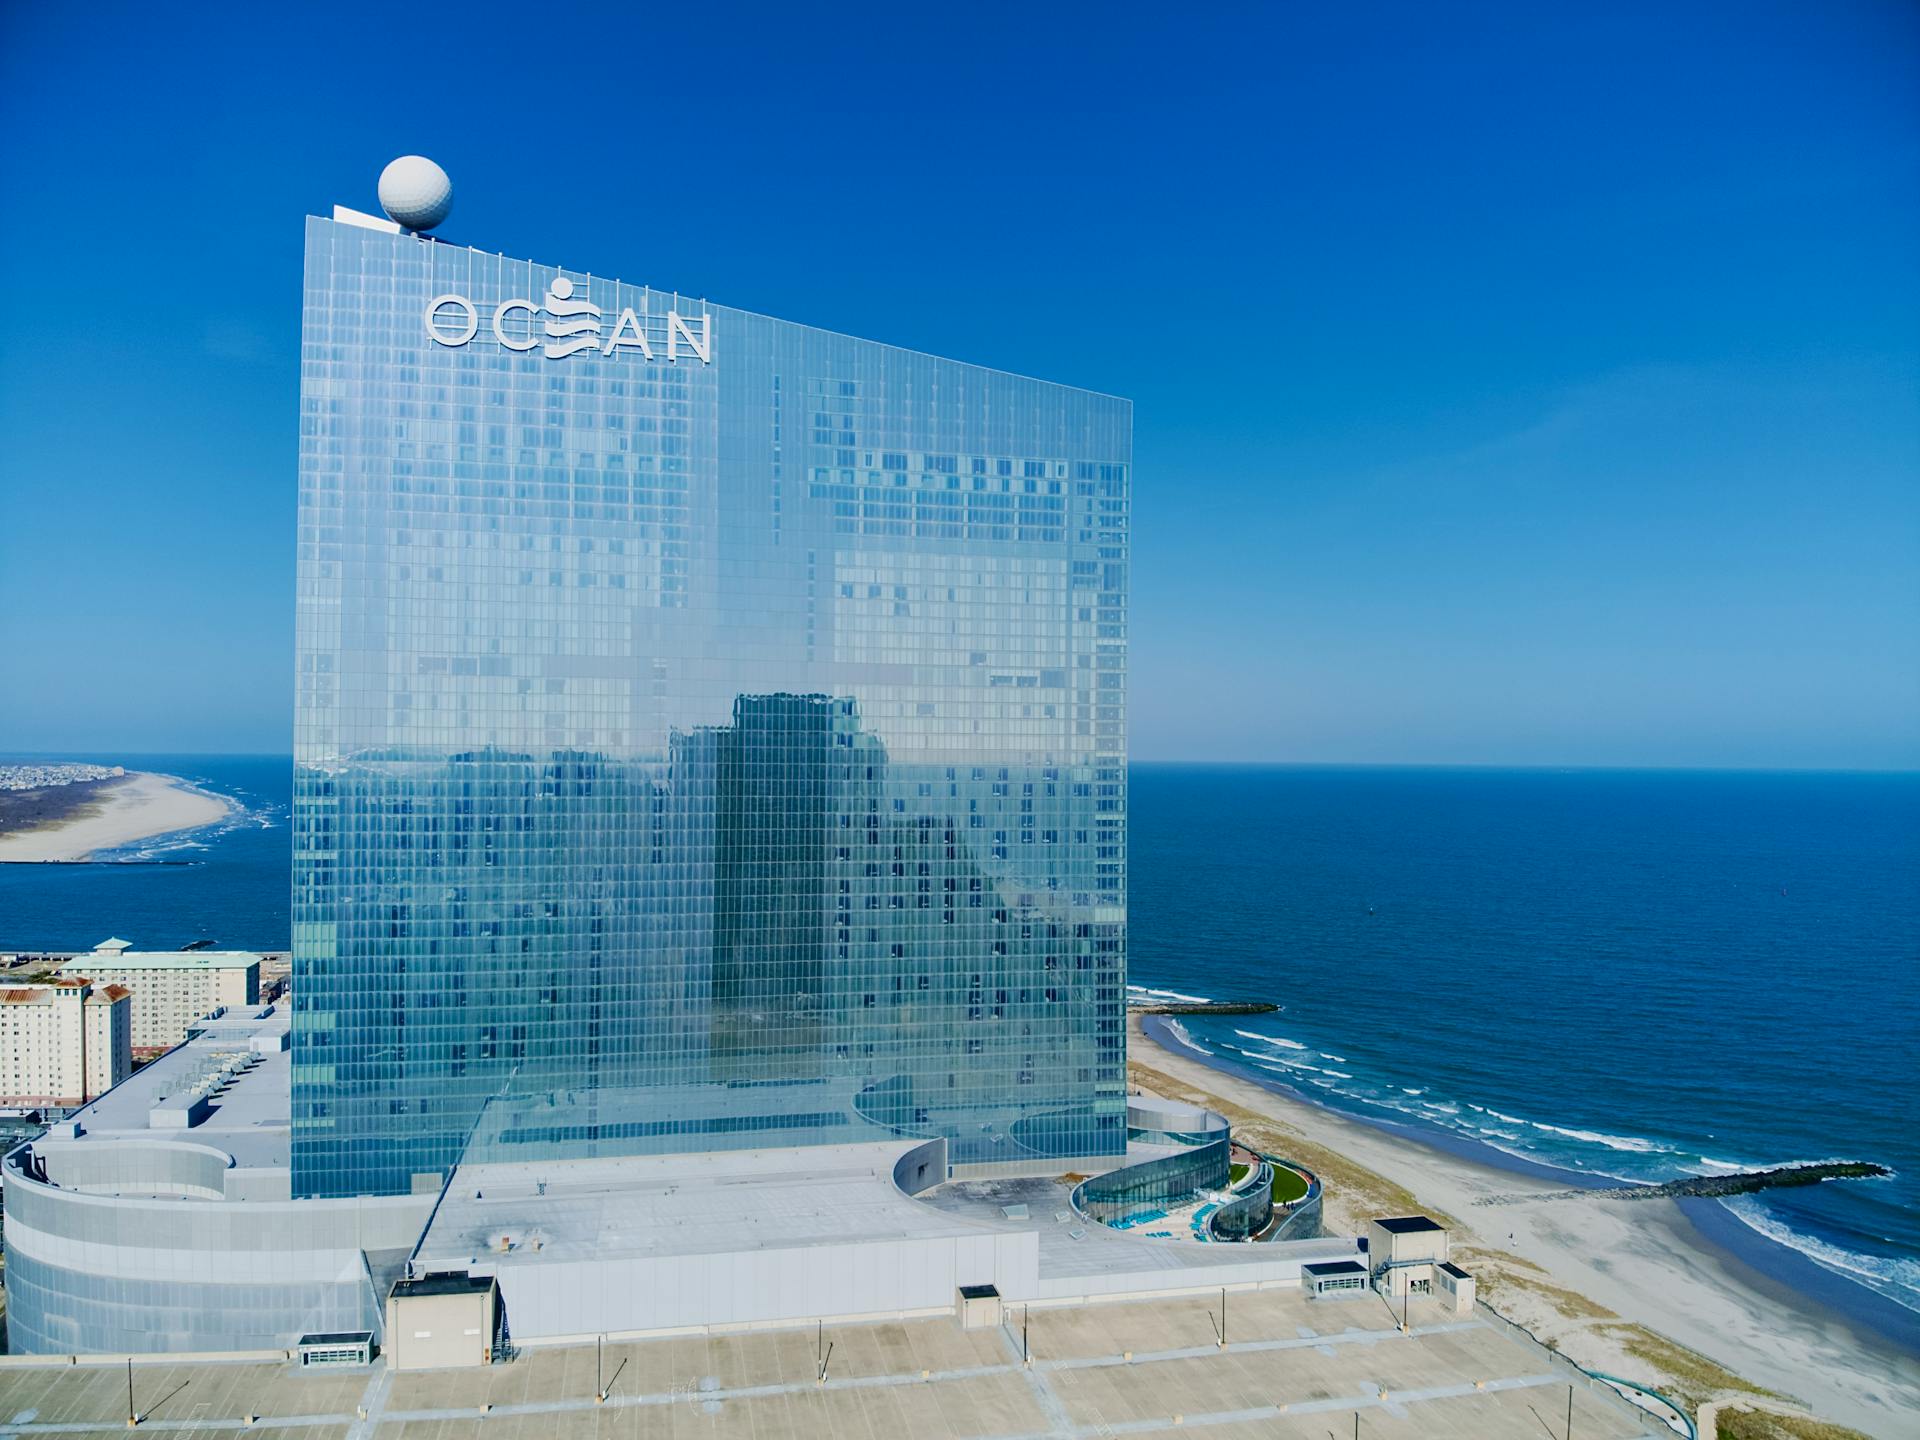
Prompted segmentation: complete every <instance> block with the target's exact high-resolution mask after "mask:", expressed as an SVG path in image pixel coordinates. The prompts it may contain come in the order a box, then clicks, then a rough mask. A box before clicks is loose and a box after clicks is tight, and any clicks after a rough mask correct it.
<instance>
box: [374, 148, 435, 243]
mask: <svg viewBox="0 0 1920 1440" xmlns="http://www.w3.org/2000/svg"><path fill="white" fill-rule="evenodd" d="M380 208H381V209H382V210H384V211H386V212H387V218H388V219H389V220H392V221H393V222H394V223H395V224H397V225H404V226H406V228H407V229H409V230H431V229H432V228H433V227H434V226H436V225H438V224H439V223H440V222H441V221H442V220H444V219H446V218H447V216H448V215H449V214H450V213H451V212H452V210H453V181H451V180H449V179H448V178H447V172H446V171H444V170H442V169H441V168H440V167H439V166H438V165H436V164H434V163H433V161H431V160H429V159H427V157H426V156H424V155H402V156H401V157H400V158H399V159H398V160H396V161H394V162H393V163H392V164H391V165H389V166H387V168H386V169H384V170H382V171H381V172H380Z"/></svg>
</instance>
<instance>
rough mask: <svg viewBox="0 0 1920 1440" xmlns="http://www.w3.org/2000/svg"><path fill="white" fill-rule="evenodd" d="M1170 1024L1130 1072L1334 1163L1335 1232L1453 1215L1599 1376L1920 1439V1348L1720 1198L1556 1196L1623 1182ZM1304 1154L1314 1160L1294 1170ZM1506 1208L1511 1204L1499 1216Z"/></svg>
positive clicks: (1505, 1298)
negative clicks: (1330, 1085) (1786, 1402)
mask: <svg viewBox="0 0 1920 1440" xmlns="http://www.w3.org/2000/svg"><path fill="white" fill-rule="evenodd" d="M1166 1025H1167V1022H1166V1021H1165V1020H1164V1019H1161V1018H1159V1017H1146V1018H1145V1020H1144V1022H1143V1020H1142V1018H1141V1017H1130V1018H1129V1024H1128V1034H1129V1041H1130V1046H1131V1048H1130V1053H1129V1062H1130V1065H1134V1066H1138V1067H1139V1068H1140V1069H1141V1070H1143V1071H1145V1072H1147V1073H1146V1074H1145V1075H1142V1076H1140V1077H1138V1078H1137V1081H1136V1083H1141V1084H1144V1085H1146V1086H1147V1087H1148V1088H1157V1087H1156V1086H1155V1084H1154V1080H1153V1078H1152V1077H1153V1075H1154V1074H1155V1073H1157V1074H1159V1075H1161V1076H1164V1077H1166V1078H1168V1079H1170V1080H1172V1081H1175V1082H1178V1084H1179V1085H1180V1086H1184V1087H1188V1088H1190V1089H1192V1090H1194V1091H1196V1092H1198V1093H1199V1094H1201V1095H1205V1096H1210V1097H1213V1098H1215V1099H1217V1100H1219V1101H1221V1102H1222V1103H1223V1104H1224V1105H1225V1106H1226V1107H1228V1108H1229V1110H1230V1112H1231V1111H1234V1110H1238V1111H1241V1112H1244V1114H1243V1116H1242V1119H1241V1120H1236V1128H1239V1127H1240V1125H1241V1124H1242V1122H1243V1121H1244V1122H1245V1123H1247V1124H1249V1125H1252V1126H1256V1127H1264V1128H1266V1129H1267V1130H1268V1131H1269V1134H1268V1135H1267V1136H1265V1137H1263V1138H1265V1139H1267V1140H1268V1141H1270V1142H1271V1144H1272V1145H1274V1146H1276V1147H1278V1148H1277V1149H1276V1150H1275V1153H1277V1154H1280V1155H1281V1156H1282V1157H1283V1158H1294V1159H1298V1160H1300V1161H1302V1162H1303V1163H1306V1164H1308V1165H1309V1166H1310V1167H1311V1166H1312V1164H1313V1161H1314V1159H1315V1158H1316V1153H1317V1154H1318V1155H1320V1156H1323V1157H1324V1159H1323V1162H1322V1163H1325V1164H1328V1165H1330V1167H1331V1168H1332V1169H1333V1170H1334V1171H1335V1173H1334V1174H1333V1175H1331V1176H1323V1179H1324V1180H1326V1181H1327V1192H1328V1200H1327V1225H1328V1228H1329V1229H1330V1230H1344V1231H1345V1232H1346V1233H1357V1231H1358V1222H1359V1221H1360V1220H1362V1219H1364V1218H1365V1217H1366V1216H1367V1215H1368V1214H1369V1213H1371V1214H1379V1213H1386V1210H1385V1209H1383V1208H1382V1207H1388V1208H1391V1207H1394V1206H1398V1205H1404V1204H1409V1203H1411V1204H1413V1205H1414V1206H1415V1207H1416V1208H1418V1209H1421V1210H1424V1211H1426V1212H1428V1213H1435V1212H1438V1213H1437V1215H1436V1218H1441V1219H1442V1221H1443V1223H1447V1224H1449V1225H1450V1226H1452V1227H1453V1228H1454V1230H1455V1241H1456V1247H1457V1250H1458V1252H1459V1256H1458V1258H1460V1260H1461V1263H1463V1264H1464V1265H1465V1266H1466V1267H1467V1268H1468V1269H1469V1270H1471V1271H1472V1272H1473V1273H1474V1274H1475V1276H1476V1278H1477V1279H1480V1281H1481V1294H1482V1298H1483V1299H1485V1300H1487V1301H1488V1302H1489V1303H1490V1304H1492V1305H1493V1306H1494V1308H1495V1309H1497V1310H1498V1311H1499V1312H1500V1313H1502V1314H1503V1315H1505V1316H1507V1318H1509V1319H1511V1320H1513V1321H1515V1322H1516V1323H1518V1324H1521V1325H1523V1326H1524V1327H1525V1328H1527V1329H1529V1330H1531V1331H1533V1332H1534V1333H1535V1335H1536V1336H1537V1337H1538V1338H1540V1339H1541V1340H1542V1341H1544V1342H1546V1343H1549V1344H1552V1345H1554V1346H1556V1347H1557V1348H1560V1349H1562V1350H1563V1351H1565V1352H1566V1353H1567V1354H1568V1356H1569V1357H1570V1358H1572V1359H1574V1360H1575V1361H1576V1362H1578V1363H1580V1364H1582V1365H1584V1366H1586V1367H1587V1368H1589V1369H1596V1370H1604V1371H1608V1372H1610V1373H1613V1374H1622V1375H1626V1376H1628V1377H1630V1378H1640V1379H1645V1380H1646V1381H1648V1382H1649V1383H1655V1384H1658V1385H1659V1386H1660V1388H1663V1389H1667V1390H1669V1392H1670V1393H1678V1394H1679V1395H1681V1396H1684V1397H1686V1398H1688V1399H1690V1400H1691V1401H1692V1402H1693V1403H1695V1404H1698V1403H1700V1402H1702V1401H1704V1400H1707V1399H1710V1398H1713V1397H1714V1396H1715V1395H1717V1394H1720V1393H1723V1392H1728V1391H1732V1390H1737V1389H1740V1388H1745V1389H1747V1390H1753V1389H1758V1388H1762V1387H1764V1388H1766V1389H1770V1390H1774V1391H1780V1392H1785V1393H1787V1394H1789V1395H1792V1396H1796V1397H1798V1398H1799V1399H1801V1400H1804V1401H1806V1402H1808V1403H1809V1404H1811V1405H1812V1407H1813V1409H1814V1412H1815V1413H1816V1414H1817V1415H1819V1416H1820V1417H1821V1418H1822V1419H1827V1420H1832V1421H1835V1422H1838V1423H1840V1424H1844V1425H1849V1426H1852V1427H1855V1428H1856V1429H1858V1430H1862V1431H1865V1432H1866V1433H1868V1434H1873V1435H1887V1436H1894V1435H1902V1434H1907V1433H1911V1426H1912V1424H1913V1419H1914V1417H1915V1416H1916V1415H1920V1358H1916V1352H1915V1350H1914V1349H1912V1348H1911V1347H1909V1346H1906V1345H1902V1344H1901V1343H1900V1341H1899V1340H1898V1339H1897V1338H1893V1337H1889V1336H1887V1335H1886V1334H1884V1333H1883V1332H1882V1331H1881V1329H1880V1328H1879V1327H1878V1326H1876V1325H1874V1324H1873V1323H1872V1322H1871V1321H1870V1320H1868V1319H1866V1318H1865V1317H1862V1316H1860V1315H1858V1314H1856V1313H1853V1307H1850V1306H1842V1305H1836V1304H1835V1303H1833V1296H1832V1294H1831V1290H1830V1288H1829V1287H1826V1286H1821V1285H1819V1284H1818V1283H1814V1284H1807V1285H1803V1284H1800V1283H1796V1280H1798V1279H1807V1278H1809V1277H1804V1276H1800V1277H1795V1278H1783V1277H1781V1276H1779V1275H1776V1274H1772V1273H1769V1270H1768V1268H1767V1267H1766V1265H1765V1264H1764V1261H1765V1258H1766V1257H1765V1255H1764V1253H1763V1250H1762V1247H1764V1248H1765V1249H1770V1250H1781V1251H1786V1252H1787V1253H1788V1254H1790V1255H1792V1256H1794V1257H1795V1258H1796V1259H1799V1260H1801V1261H1802V1262H1803V1263H1804V1264H1805V1265H1806V1266H1807V1267H1808V1268H1809V1269H1813V1270H1818V1271H1819V1272H1820V1275H1821V1276H1824V1277H1825V1279H1826V1281H1828V1282H1830V1285H1831V1286H1845V1287H1846V1288H1847V1289H1848V1290H1852V1291H1860V1290H1862V1289H1863V1288H1864V1287H1860V1286H1856V1285H1854V1284H1853V1282H1851V1281H1846V1280H1844V1279H1842V1278H1841V1277H1838V1276H1834V1275H1831V1274H1830V1273H1829V1272H1826V1271H1824V1270H1821V1269H1820V1267H1818V1266H1816V1265H1814V1263H1813V1262H1812V1261H1811V1260H1807V1259H1806V1258H1805V1257H1803V1256H1799V1255H1798V1252H1795V1251H1792V1250H1790V1249H1789V1247H1785V1246H1781V1245H1779V1244H1778V1242H1775V1241H1772V1240H1769V1239H1767V1238H1766V1237H1765V1236H1762V1235H1760V1234H1759V1233H1758V1232H1756V1231H1752V1230H1750V1229H1749V1227H1747V1226H1746V1225H1744V1224H1743V1223H1742V1222H1741V1221H1740V1220H1739V1219H1737V1218H1736V1217H1734V1216H1733V1215H1731V1214H1728V1213H1726V1212H1725V1211H1724V1209H1723V1208H1722V1207H1720V1206H1719V1204H1718V1202H1716V1201H1685V1202H1676V1201H1674V1200H1671V1199H1659V1200H1635V1201H1621V1200H1607V1199H1603V1198H1598V1197H1594V1198H1587V1197H1572V1198H1565V1199H1558V1200H1556V1199H1551V1198H1547V1197H1548V1195H1549V1192H1561V1193H1564V1192H1565V1191H1566V1190H1568V1189H1574V1188H1577V1189H1594V1188H1598V1187H1601V1186H1605V1185H1607V1184H1608V1183H1610V1182H1608V1181H1606V1180H1604V1179H1599V1178H1597V1177H1595V1176H1591V1175H1582V1174H1579V1173H1577V1172H1569V1171H1565V1170H1561V1169H1558V1168H1556V1167H1553V1166H1550V1165H1545V1164H1541V1163H1538V1162H1533V1161H1527V1160H1522V1159H1518V1158H1516V1157H1514V1156H1511V1155H1508V1154H1506V1153H1504V1152H1502V1151H1497V1150H1494V1149H1492V1147H1490V1146H1479V1145H1475V1144H1474V1143H1473V1142H1472V1141H1470V1140H1467V1139H1465V1138H1464V1137H1457V1136H1451V1135H1446V1136H1435V1135H1432V1134H1429V1133H1427V1132H1424V1131H1421V1130H1419V1129H1418V1128H1417V1127H1415V1126H1412V1125H1401V1124H1396V1123H1394V1122H1390V1121H1385V1120H1378V1121H1376V1120H1375V1119H1373V1117H1363V1116H1358V1115H1352V1114H1349V1113H1347V1112H1346V1111H1344V1110H1338V1109H1335V1108H1333V1107H1331V1106H1328V1105H1325V1104H1324V1103H1322V1102H1320V1101H1319V1100H1318V1099H1316V1098H1313V1097H1309V1096H1306V1095H1301V1094H1299V1093H1298V1092H1296V1091H1295V1090H1294V1089H1293V1088H1292V1087H1290V1086H1287V1085H1286V1084H1285V1083H1284V1082H1282V1081H1280V1080H1278V1079H1277V1078H1275V1077H1272V1076H1268V1075H1265V1074H1258V1073H1252V1072H1250V1070H1249V1069H1248V1068H1247V1067H1241V1066H1238V1065H1235V1064H1234V1062H1232V1061H1231V1060H1226V1059H1224V1058H1223V1057H1220V1056H1215V1055H1210V1054H1203V1053H1199V1052H1198V1051H1196V1050H1194V1049H1192V1048H1191V1047H1189V1046H1186V1045H1184V1044H1182V1043H1181V1041H1180V1040H1179V1038H1178V1035H1177V1033H1173V1032H1169V1031H1168V1030H1167V1028H1166ZM1179 1098H1190V1097H1185V1096H1182V1097H1179ZM1216 1108H1220V1107H1216ZM1230 1118H1231V1115H1230ZM1290 1141H1292V1142H1297V1143H1299V1144H1300V1145H1301V1147H1302V1148H1303V1149H1305V1150H1306V1151H1307V1152H1308V1153H1306V1154H1301V1155H1297V1156H1292V1157H1289V1156H1288V1155H1287V1151H1286V1146H1287V1145H1288V1143H1289V1142H1290ZM1343 1190H1345V1191H1346V1192H1348V1193H1346V1194H1345V1195H1343V1194H1342V1191H1343ZM1489 1199H1497V1200H1498V1202H1499V1203H1497V1204H1492V1205H1488V1204H1483V1203H1482V1202H1484V1201H1486V1200H1489ZM1695 1207H1706V1209H1707V1210H1709V1211H1712V1212H1716V1213H1717V1214H1718V1215H1719V1216H1720V1218H1722V1219H1723V1220H1724V1222H1725V1224H1726V1225H1728V1226H1732V1227H1737V1229H1738V1230H1740V1231H1745V1232H1746V1233H1747V1234H1748V1235H1749V1236H1751V1242H1752V1243H1751V1244H1742V1243H1739V1237H1735V1236H1731V1235H1728V1236H1725V1237H1723V1236H1722V1235H1721V1234H1720V1233H1717V1232H1716V1229H1715V1228H1714V1227H1713V1226H1712V1221H1711V1219H1709V1221H1708V1227H1709V1228H1703V1227H1702V1225H1701V1223H1700V1222H1699V1220H1698V1219H1697V1218H1696V1215H1695V1214H1693V1213H1690V1211H1692V1210H1693V1209H1694V1208H1695ZM1502 1229H1505V1230H1507V1231H1508V1232H1509V1233H1508V1234H1507V1235H1506V1236H1504V1237H1503V1236H1501V1235H1499V1234H1498V1231H1499V1230H1502ZM1729 1239H1731V1240H1733V1241H1734V1242H1735V1243H1731V1244H1730V1243H1728V1240H1729ZM1756 1260H1759V1261H1761V1262H1762V1263H1758V1264H1757V1263H1755V1262H1756ZM1790 1273H1791V1272H1790ZM1866 1293H1867V1294H1869V1295H1871V1294H1872V1293H1873V1292H1871V1291H1868V1292H1866ZM1875 1298H1878V1297H1875ZM1883 1303H1884V1304H1886V1305H1887V1306H1889V1307H1891V1308H1893V1309H1899V1308H1901V1307H1898V1306H1896V1305H1895V1304H1894V1302H1892V1301H1890V1300H1888V1301H1884V1302H1883Z"/></svg>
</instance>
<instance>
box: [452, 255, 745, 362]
mask: <svg viewBox="0 0 1920 1440" xmlns="http://www.w3.org/2000/svg"><path fill="white" fill-rule="evenodd" d="M542 317H544V319H542ZM421 319H422V321H423V322H424V323H425V325H426V327H427V338H428V339H430V340H432V341H433V342H434V343H435V344H436V345H444V346H446V347H447V348H448V349H450V350H457V349H459V348H460V347H461V346H462V345H466V344H469V343H471V342H472V340H473V339H474V337H475V336H477V335H478V334H479V333H480V311H479V308H478V307H477V306H476V305H475V304H474V303H473V301H472V300H470V299H468V298H467V297H466V296H465V295H454V294H448V295H436V296H434V297H433V299H431V300H429V301H428V302H427V308H426V310H425V311H424V312H422V315H421ZM488 328H489V329H491V330H492V332H493V338H494V339H495V340H497V341H499V342H500V344H501V345H502V346H504V347H505V348H506V349H508V350H517V351H520V352H522V353H525V352H527V351H531V350H539V351H540V352H541V354H542V355H543V356H544V357H545V358H546V359H548V360H564V359H566V358H567V357H568V356H569V355H578V354H580V353H581V352H583V351H591V352H593V353H594V354H597V355H602V356H611V355H613V354H615V353H616V352H621V353H624V352H626V351H630V350H637V351H639V352H640V355H641V358H642V359H646V360H655V359H658V358H660V354H661V352H663V351H664V352H665V357H666V359H667V361H668V363H669V364H678V363H679V361H680V354H681V350H682V349H683V348H684V349H685V351H686V353H687V356H688V358H689V359H693V358H697V359H698V360H699V361H700V363H701V364H703V365H711V364H712V363H713V317H712V316H710V315H707V314H704V313H703V314H699V315H682V314H681V313H680V312H679V311H677V310H669V311H668V312H667V313H666V314H665V315H654V314H652V313H650V312H644V311H642V312H636V311H635V310H634V308H633V307H632V306H631V305H629V306H627V307H626V308H624V309H623V310H621V311H620V313H619V314H618V315H617V316H615V317H614V318H613V321H612V323H611V324H609V323H608V320H607V312H606V311H604V310H602V309H601V308H600V307H599V306H598V305H596V304H594V303H593V302H592V301H591V300H589V299H588V298H587V297H586V296H585V295H583V294H575V292H574V284H573V281H571V280H569V279H568V278H567V277H566V276H565V275H556V276H555V277H554V280H553V283H552V284H551V285H549V286H548V287H547V293H546V295H545V296H544V297H543V298H542V300H541V302H540V303H539V304H538V305H536V304H535V303H534V302H533V301H531V300H528V299H526V298H524V297H522V296H514V297H512V298H510V299H506V300H502V301H501V302H500V303H499V304H498V305H495V306H494V307H493V314H492V316H491V317H490V321H489V325H488Z"/></svg>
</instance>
